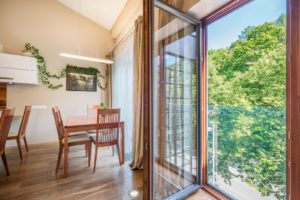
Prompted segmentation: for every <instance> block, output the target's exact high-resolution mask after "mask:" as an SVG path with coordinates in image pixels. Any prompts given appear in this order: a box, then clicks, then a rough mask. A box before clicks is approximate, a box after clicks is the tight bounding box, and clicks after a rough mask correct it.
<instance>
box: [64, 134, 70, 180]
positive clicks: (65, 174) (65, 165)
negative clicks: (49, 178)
mask: <svg viewBox="0 0 300 200" xmlns="http://www.w3.org/2000/svg"><path fill="white" fill-rule="evenodd" d="M64 142H65V143H64V178H67V177H68V152H69V149H68V133H67V131H65V135H64Z"/></svg>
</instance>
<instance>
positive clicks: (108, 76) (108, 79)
mask: <svg viewBox="0 0 300 200" xmlns="http://www.w3.org/2000/svg"><path fill="white" fill-rule="evenodd" d="M105 57H106V58H107V59H111V60H113V52H111V53H109V54H108V55H106V56H105ZM106 84H107V86H106V95H105V103H106V105H107V106H108V107H109V108H111V107H112V65H111V64H107V65H106Z"/></svg>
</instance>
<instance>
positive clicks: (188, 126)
mask: <svg viewBox="0 0 300 200" xmlns="http://www.w3.org/2000/svg"><path fill="white" fill-rule="evenodd" d="M154 29H155V30H154V49H153V55H154V56H153V63H154V64H153V71H152V77H153V86H152V88H153V91H152V94H153V192H154V195H153V197H154V199H165V198H168V197H171V196H172V195H174V194H177V193H178V192H182V191H184V190H185V189H186V188H189V187H191V186H193V185H195V184H197V183H198V181H199V179H198V175H199V171H200V170H199V166H198V161H199V155H198V149H199V147H198V143H197V140H198V139H199V137H198V132H197V120H198V118H197V114H198V112H197V95H198V94H197V81H198V80H197V71H198V70H197V64H198V60H197V59H198V56H197V52H198V51H197V46H198V45H197V41H198V39H197V33H198V32H197V25H196V24H192V23H190V22H187V21H186V20H184V19H181V18H178V17H176V16H174V15H172V14H170V13H169V12H167V11H165V10H163V9H161V8H158V7H155V8H154Z"/></svg>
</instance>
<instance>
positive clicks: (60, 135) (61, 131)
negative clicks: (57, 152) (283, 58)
mask: <svg viewBox="0 0 300 200" xmlns="http://www.w3.org/2000/svg"><path fill="white" fill-rule="evenodd" d="M52 112H53V115H54V121H55V126H56V130H57V136H58V140H59V141H61V140H62V139H63V137H64V124H63V121H62V118H61V114H60V110H59V109H58V107H54V108H52Z"/></svg>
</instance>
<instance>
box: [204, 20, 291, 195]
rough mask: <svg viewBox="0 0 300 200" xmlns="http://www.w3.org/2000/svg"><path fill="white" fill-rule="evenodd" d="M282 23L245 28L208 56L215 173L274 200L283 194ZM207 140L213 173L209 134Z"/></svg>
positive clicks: (284, 171) (284, 47) (284, 177)
mask: <svg viewBox="0 0 300 200" xmlns="http://www.w3.org/2000/svg"><path fill="white" fill-rule="evenodd" d="M285 22H286V19H285V16H280V17H279V19H278V20H276V21H275V22H269V23H264V24H262V25H259V26H256V27H247V28H246V29H245V30H244V31H243V32H242V34H241V35H240V37H239V39H238V40H237V41H235V42H233V43H232V44H231V46H230V47H228V48H222V49H217V50H209V52H208V55H209V56H208V57H209V60H208V65H209V69H208V86H209V87H208V95H209V98H208V101H209V105H210V107H209V111H210V115H209V124H214V125H215V126H216V127H217V138H218V147H217V161H216V162H217V166H216V172H217V173H218V174H219V175H221V177H223V178H224V180H225V182H227V183H228V184H230V182H231V179H232V178H234V177H237V178H239V179H241V180H243V181H244V182H246V183H248V184H249V185H251V186H252V187H254V188H256V189H257V190H258V191H259V192H260V193H261V194H262V195H264V196H269V195H274V196H275V197H276V198H277V199H285V192H286V191H285V190H286V164H285V163H286V141H285V139H286V136H285V133H286V122H285V120H286V119H285V116H286V110H285V105H286V100H285V98H286V90H285V88H286V82H285V80H286V33H285V30H286V23H285ZM208 137H209V143H208V153H209V158H210V159H209V163H208V164H209V169H211V168H212V149H213V146H212V134H209V136H208ZM232 168H234V170H232ZM212 174H213V171H209V172H208V175H209V177H211V178H212Z"/></svg>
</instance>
